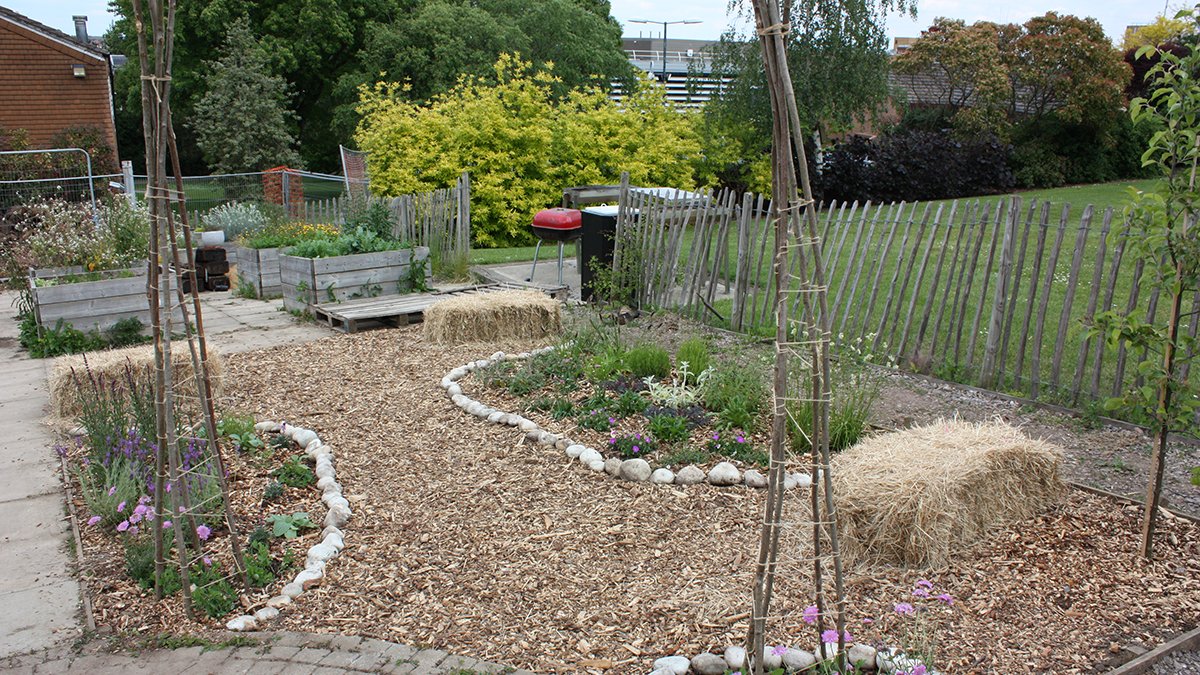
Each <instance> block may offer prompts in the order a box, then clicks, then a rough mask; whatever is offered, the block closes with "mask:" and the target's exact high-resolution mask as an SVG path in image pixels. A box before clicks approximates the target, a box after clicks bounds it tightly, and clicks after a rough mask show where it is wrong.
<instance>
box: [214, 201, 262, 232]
mask: <svg viewBox="0 0 1200 675" xmlns="http://www.w3.org/2000/svg"><path fill="white" fill-rule="evenodd" d="M200 225H201V227H202V228H203V229H204V230H209V231H221V232H224V233H225V239H226V241H234V240H236V239H239V238H241V237H244V236H246V235H247V234H250V233H253V232H258V231H260V230H262V229H263V228H265V227H266V226H267V216H266V214H264V213H263V212H262V211H261V210H259V208H258V207H257V206H256V205H254V204H252V203H250V202H229V203H226V204H221V205H220V206H217V207H215V208H212V209H209V210H208V211H207V212H205V213H204V215H203V216H201V217H200Z"/></svg>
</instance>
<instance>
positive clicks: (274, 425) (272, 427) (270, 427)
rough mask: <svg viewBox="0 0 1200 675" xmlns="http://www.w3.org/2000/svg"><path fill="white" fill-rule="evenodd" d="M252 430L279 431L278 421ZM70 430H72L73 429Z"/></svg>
mask: <svg viewBox="0 0 1200 675" xmlns="http://www.w3.org/2000/svg"><path fill="white" fill-rule="evenodd" d="M254 430H255V431H257V432H258V433H260V434H265V433H270V432H272V431H279V422H259V423H258V424H255V425H254ZM72 432H74V430H73V429H72Z"/></svg>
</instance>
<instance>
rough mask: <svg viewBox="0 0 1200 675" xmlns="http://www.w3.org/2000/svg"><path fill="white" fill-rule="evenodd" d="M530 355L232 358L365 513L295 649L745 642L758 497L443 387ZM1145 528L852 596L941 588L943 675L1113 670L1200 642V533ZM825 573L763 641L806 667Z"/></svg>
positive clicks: (882, 598)
mask: <svg viewBox="0 0 1200 675" xmlns="http://www.w3.org/2000/svg"><path fill="white" fill-rule="evenodd" d="M663 325H665V326H666V327H667V328H669V329H670V328H678V325H674V326H673V325H672V322H666V323H665V324H663ZM663 325H660V326H659V327H658V328H659V329H661V328H662V326H663ZM646 330H650V331H651V332H654V331H655V329H654V327H651V328H648V329H646ZM664 334H665V333H664ZM528 347H529V345H512V344H501V345H480V346H473V347H471V346H464V347H458V348H451V349H447V348H445V347H432V346H428V345H426V344H424V343H423V342H422V341H421V339H420V328H419V327H415V328H404V329H397V330H386V331H377V332H372V333H364V334H356V335H347V336H338V337H334V338H330V339H327V340H321V341H318V342H314V343H310V344H307V345H302V346H296V347H284V348H277V349H271V350H266V351H262V352H256V353H251V354H242V355H236V356H233V357H231V359H230V364H229V374H230V381H231V382H232V383H233V386H232V390H233V391H232V392H231V400H230V401H228V402H227V403H226V405H227V407H231V408H235V409H243V410H249V411H252V412H254V413H255V414H256V415H257V416H258V417H259V418H260V419H288V420H297V421H299V422H301V423H303V424H305V425H306V426H310V427H312V428H314V429H315V430H316V431H317V432H318V433H319V434H320V435H321V437H322V438H323V439H325V440H326V441H327V442H328V443H330V444H331V445H333V446H334V447H335V448H336V449H337V468H338V480H339V481H340V482H342V484H343V485H344V487H345V492H346V495H347V498H348V499H349V500H350V501H351V503H352V504H354V506H355V516H354V519H353V520H352V521H351V524H350V525H349V529H350V531H351V532H352V533H353V536H351V537H349V538H348V539H347V548H346V550H345V551H344V552H343V554H342V555H341V556H339V557H338V558H337V559H335V560H334V561H332V562H331V564H330V566H329V568H328V569H327V576H326V580H325V583H324V584H323V585H322V586H321V587H320V589H318V590H315V591H314V592H312V593H307V594H305V595H304V596H302V597H301V598H300V599H299V600H298V601H297V602H296V603H295V604H293V605H292V606H290V607H289V608H288V611H287V612H285V613H284V614H283V615H282V617H281V618H280V620H279V626H280V627H282V628H288V629H303V630H313V631H320V632H331V633H346V634H358V635H367V636H372V637H379V638H385V639H389V640H394V641H399V642H407V643H413V644H422V645H434V646H437V647H439V648H445V649H447V650H449V651H452V652H455V653H464V654H469V655H472V656H476V657H479V658H483V659H487V660H492V661H499V662H504V663H509V664H512V665H514V666H520V667H527V668H531V669H534V670H538V671H545V672H581V671H595V672H620V673H626V672H628V673H634V672H645V671H647V670H648V669H649V665H650V663H651V662H652V661H653V660H654V659H655V658H657V657H659V656H663V655H668V654H674V653H683V654H689V655H690V654H695V653H698V652H700V651H704V650H706V649H720V648H723V647H724V646H726V645H728V644H735V643H739V642H741V641H742V640H743V639H744V636H745V631H746V620H747V612H748V610H749V607H750V592H749V589H750V585H751V577H752V574H753V558H754V553H755V551H756V549H757V538H758V521H759V519H760V511H761V508H762V503H761V499H762V494H761V493H759V492H755V491H751V490H739V489H729V488H713V487H710V486H705V485H698V486H691V487H688V488H679V487H664V486H656V485H649V484H635V483H630V482H627V481H619V480H612V479H611V478H609V477H607V476H597V475H595V474H592V473H590V472H588V471H586V470H584V469H582V468H580V467H579V465H578V464H577V463H572V462H571V461H570V460H569V459H568V458H566V457H565V456H564V455H563V454H562V453H560V452H558V451H556V450H553V449H550V448H546V447H542V446H537V445H531V444H527V443H526V442H525V441H524V434H522V433H521V432H519V431H517V430H515V429H511V428H506V427H500V426H496V425H490V424H485V423H481V422H479V421H478V420H476V419H474V418H471V417H468V416H467V415H464V414H463V413H462V412H461V411H459V410H458V409H457V408H455V407H454V406H453V405H452V404H451V403H450V402H449V401H448V400H446V398H445V394H444V392H443V391H442V390H441V389H440V388H439V386H438V382H439V381H440V378H441V377H442V375H444V374H445V373H446V372H447V371H448V370H450V369H451V368H453V367H456V366H458V365H461V364H463V363H466V362H467V361H469V360H473V359H478V358H482V357H485V356H487V355H488V354H490V353H491V352H493V351H495V350H496V349H502V350H504V351H508V352H514V351H520V350H521V349H523V348H528ZM885 396H886V393H885ZM797 495H799V492H797ZM798 500H799V501H797V502H795V504H796V506H795V509H796V513H795V514H794V515H795V516H796V517H797V518H800V517H802V515H803V513H802V505H803V500H802V498H799V497H798ZM1138 530H1139V519H1138V511H1137V509H1135V508H1127V507H1122V506H1121V505H1119V504H1116V503H1114V502H1112V501H1110V500H1106V499H1103V498H1100V497H1095V496H1092V495H1088V494H1083V493H1079V492H1077V491H1076V492H1072V494H1071V495H1070V497H1069V498H1068V499H1067V500H1066V501H1065V502H1063V503H1062V504H1061V505H1059V506H1058V507H1056V508H1055V509H1053V510H1052V511H1051V512H1050V513H1048V514H1046V515H1045V516H1043V517H1041V518H1038V519H1035V520H1034V521H1031V522H1025V523H1019V524H1017V525H1015V526H1013V527H1010V528H1007V529H1004V530H1001V531H999V532H997V533H996V534H995V535H994V536H992V537H991V538H990V539H989V540H988V541H987V542H985V543H984V544H981V545H978V546H976V547H974V548H972V549H970V550H969V551H968V552H966V553H965V554H964V555H963V556H962V557H961V558H960V559H959V561H958V562H957V563H955V564H954V565H951V566H950V567H948V568H946V569H942V570H933V571H923V572H915V571H914V572H910V571H905V570H898V569H888V570H871V571H869V572H868V573H865V574H855V575H852V577H851V580H850V583H849V585H848V599H849V607H850V611H851V632H852V633H854V634H855V637H856V638H857V639H860V640H868V641H869V640H872V639H874V638H875V637H877V636H878V635H879V634H880V633H881V632H883V631H887V632H889V633H890V632H891V631H892V630H894V629H895V627H896V626H895V624H896V621H897V620H896V619H895V618H893V612H892V603H895V602H900V601H902V600H903V599H904V598H905V597H906V596H907V595H908V594H909V592H910V589H911V588H912V586H913V584H914V583H915V581H916V580H917V579H919V578H927V579H929V580H930V581H932V582H933V583H934V584H935V585H936V587H937V588H938V589H939V590H940V591H944V592H947V593H950V594H951V595H953V596H954V597H955V598H956V603H955V605H954V606H953V607H952V608H949V609H948V610H947V611H946V612H944V613H939V615H938V617H939V623H938V625H937V631H938V635H940V636H941V640H940V642H941V648H940V651H939V653H940V654H941V655H942V657H943V662H942V663H940V664H939V666H944V667H943V668H942V670H943V671H944V672H951V673H972V672H980V673H983V672H1001V673H1024V672H1031V673H1032V672H1056V673H1070V672H1093V671H1096V670H1098V669H1100V670H1102V669H1104V668H1105V667H1106V666H1107V665H1108V664H1109V662H1110V661H1112V660H1114V659H1119V658H1120V655H1119V654H1114V652H1113V650H1114V649H1115V651H1116V652H1120V651H1121V649H1122V648H1123V647H1125V646H1127V645H1130V644H1142V645H1152V644H1154V643H1157V642H1160V641H1162V640H1164V639H1166V638H1167V637H1168V636H1170V635H1172V634H1174V633H1178V632H1180V631H1182V630H1185V629H1188V628H1191V627H1193V626H1195V625H1196V624H1197V622H1198V621H1200V563H1197V560H1198V559H1200V528H1197V526H1196V525H1194V524H1192V523H1189V522H1185V521H1178V520H1175V519H1170V518H1167V519H1165V520H1164V522H1163V526H1162V532H1161V535H1160V541H1159V542H1158V547H1157V550H1158V553H1159V559H1158V560H1156V561H1154V562H1151V563H1146V562H1142V561H1141V560H1139V559H1138V557H1137V555H1136V550H1137V541H1138ZM791 536H794V537H795V539H794V540H789V541H788V542H786V544H787V546H786V547H785V550H791V551H794V552H796V555H798V556H799V557H802V556H803V550H804V548H803V547H804V545H805V544H804V543H803V542H804V541H805V539H806V537H805V536H804V534H803V533H800V532H797V533H795V534H794V535H791ZM808 574H809V571H808V569H807V568H806V567H805V566H804V565H803V564H802V563H800V562H799V561H790V562H787V563H786V564H785V568H784V570H783V579H781V582H780V583H779V584H778V585H777V590H776V594H777V602H776V605H775V608H776V609H777V610H778V613H779V615H780V616H781V617H783V618H782V619H780V620H777V621H775V622H774V623H773V624H772V627H771V634H770V635H769V638H768V639H769V641H770V642H774V643H784V644H790V645H793V646H800V647H809V648H811V646H812V644H811V643H812V641H813V640H814V639H815V636H814V635H813V634H812V630H811V628H809V627H808V626H805V625H804V624H803V622H802V621H801V618H800V614H801V610H802V609H803V608H804V607H805V606H806V605H808V604H809V602H810V598H809V597H808V594H807V587H808V585H809V584H808V582H807V578H808V577H807V575H808ZM101 602H104V601H98V604H100V603H101ZM125 604H126V606H125V607H124V608H117V607H116V602H115V601H114V603H113V605H111V606H112V608H113V610H114V611H111V612H109V613H106V614H105V616H107V617H112V616H114V615H115V613H116V612H115V610H116V609H122V610H125V611H127V612H130V613H134V614H136V615H137V616H138V617H139V618H138V619H130V620H128V622H127V623H126V624H125V625H133V624H135V623H140V624H142V625H146V626H148V627H149V628H148V629H154V630H157V629H159V628H168V627H169V628H178V624H177V620H178V617H168V616H163V615H161V614H160V613H157V614H156V613H154V612H148V611H146V608H145V606H144V605H142V604H140V603H138V604H136V605H135V604H132V603H130V602H129V601H128V600H126V601H125ZM866 618H869V619H873V620H874V622H873V623H871V624H863V623H862V620H863V619H866ZM860 626H861V628H859V627H860Z"/></svg>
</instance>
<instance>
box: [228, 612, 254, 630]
mask: <svg viewBox="0 0 1200 675" xmlns="http://www.w3.org/2000/svg"><path fill="white" fill-rule="evenodd" d="M225 627H226V628H228V629H229V630H237V631H243V630H258V623H257V622H255V620H254V617H252V616H250V615H249V614H243V615H241V616H237V617H234V618H232V619H230V620H229V622H228V623H226V624H225Z"/></svg>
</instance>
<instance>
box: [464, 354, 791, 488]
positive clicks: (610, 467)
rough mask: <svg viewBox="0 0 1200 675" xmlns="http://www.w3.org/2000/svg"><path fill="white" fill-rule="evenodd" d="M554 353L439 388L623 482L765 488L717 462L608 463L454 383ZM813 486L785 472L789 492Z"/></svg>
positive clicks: (496, 358)
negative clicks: (705, 465) (674, 467)
mask: <svg viewBox="0 0 1200 675" xmlns="http://www.w3.org/2000/svg"><path fill="white" fill-rule="evenodd" d="M554 349H555V348H554V347H542V348H541V349H535V350H533V351H531V352H522V353H520V354H505V353H504V352H496V353H495V354H492V355H491V357H489V358H486V359H480V360H478V361H472V362H470V363H467V364H464V365H461V366H459V367H457V368H455V369H453V370H451V371H450V372H448V373H446V375H445V376H444V377H443V378H442V382H441V386H442V389H444V390H446V395H447V396H448V397H449V398H450V400H451V401H453V402H454V405H456V406H458V407H459V408H462V409H463V411H464V412H466V413H468V414H470V415H474V416H475V417H478V418H480V419H483V420H487V421H488V422H491V423H492V424H504V425H507V426H510V427H517V428H518V429H520V430H521V431H523V432H525V438H527V439H529V440H531V441H534V442H537V443H540V444H542V445H553V446H554V447H555V448H558V449H559V450H562V451H564V452H566V453H567V456H568V457H570V458H571V459H573V460H577V461H578V462H579V463H580V464H582V465H583V466H585V467H587V468H588V469H590V470H592V471H594V472H596V473H607V474H609V475H610V476H613V477H614V478H624V479H625V480H628V481H634V482H645V481H649V482H651V483H654V484H657V485H695V484H696V483H704V482H707V483H708V484H709V485H716V486H722V487H723V486H731V485H744V486H746V487H751V488H756V489H761V488H765V487H767V477H766V476H765V475H763V473H762V472H761V471H758V470H757V469H747V470H746V472H745V473H744V474H743V473H742V472H741V471H740V470H739V469H738V468H737V466H736V465H734V464H733V463H732V462H719V463H718V464H717V465H716V466H714V467H713V468H712V469H710V470H709V471H708V473H707V474H706V473H705V471H704V469H701V468H700V467H698V466H695V465H692V464H689V465H688V466H685V467H683V468H682V469H680V470H679V472H678V473H676V472H674V471H671V470H670V469H668V468H666V467H661V468H658V469H654V468H652V467H651V466H650V464H649V462H647V461H646V460H644V459H626V460H622V459H620V458H617V457H609V458H608V459H607V460H606V459H604V456H603V455H601V454H600V451H598V450H596V449H595V448H591V447H587V446H585V445H582V444H579V443H576V442H574V441H572V440H571V439H569V438H567V437H566V436H563V435H561V434H555V433H552V432H549V431H546V430H545V429H543V428H541V427H539V426H538V424H537V422H534V421H533V420H531V419H527V418H525V417H522V416H521V415H519V414H517V413H513V412H505V411H503V410H500V409H499V408H493V407H491V406H489V405H485V404H483V403H481V402H479V401H477V400H475V399H473V398H471V397H469V396H467V395H466V394H464V393H463V391H462V386H461V385H459V384H458V381H459V380H461V379H463V378H464V377H466V376H467V375H468V374H469V373H471V372H473V371H475V370H478V369H480V368H486V367H488V366H490V365H492V364H495V363H499V362H500V361H521V360H524V359H528V358H530V357H533V356H537V355H539V354H544V353H546V352H552V351H554ZM811 486H812V478H811V477H810V476H809V474H806V473H792V474H787V475H786V477H785V478H784V489H788V490H790V489H792V488H796V487H802V488H807V487H811Z"/></svg>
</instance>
